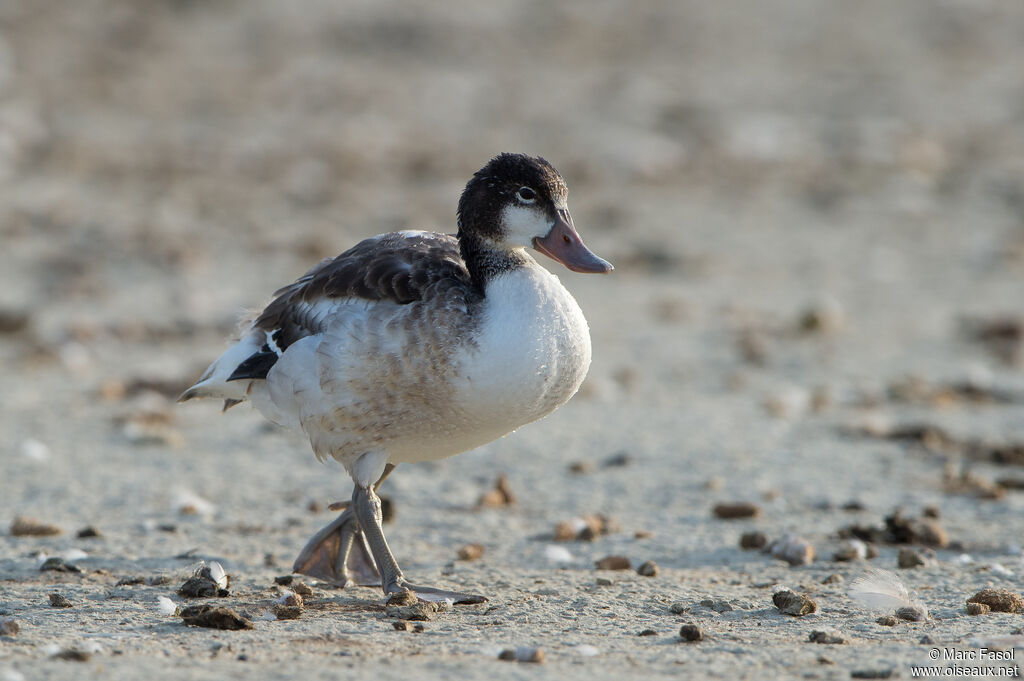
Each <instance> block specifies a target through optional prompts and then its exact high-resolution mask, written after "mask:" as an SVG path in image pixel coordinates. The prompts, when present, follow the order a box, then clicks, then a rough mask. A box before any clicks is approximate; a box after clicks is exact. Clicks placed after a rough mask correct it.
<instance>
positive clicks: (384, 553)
mask: <svg viewBox="0 0 1024 681" xmlns="http://www.w3.org/2000/svg"><path fill="white" fill-rule="evenodd" d="M566 195H567V189H566V186H565V182H564V181H563V180H562V177H561V175H559V174H558V171H556V170H555V169H554V168H553V167H552V166H551V164H550V163H548V162H547V161H545V160H544V159H543V158H539V157H537V158H535V157H530V156H524V155H522V154H501V155H499V156H496V157H495V158H493V159H491V161H490V162H489V163H488V164H487V165H486V166H484V167H483V168H482V169H481V170H480V171H479V172H477V173H476V174H475V175H473V177H472V179H470V181H469V183H468V184H467V185H466V188H465V190H464V191H463V192H462V197H461V198H460V199H459V207H458V234H457V235H456V236H450V235H446V234H437V233H434V232H420V231H403V232H392V233H390V234H382V235H380V236H376V237H373V238H370V239H366V240H365V241H362V242H360V243H358V244H356V245H355V246H354V247H352V248H351V249H349V250H347V251H345V252H344V253H342V254H341V255H339V256H338V257H336V258H333V259H329V260H325V261H324V262H322V263H320V264H319V265H317V266H316V267H314V268H313V269H311V270H310V271H309V272H307V273H306V274H305V275H303V276H302V277H301V278H299V280H298V281H296V282H295V283H294V284H291V285H290V286H286V287H284V288H282V289H280V290H278V291H277V292H276V293H275V294H274V296H275V298H274V300H273V302H271V303H270V304H269V305H268V306H267V307H266V309H264V310H263V311H262V312H261V313H260V314H259V316H257V317H256V319H255V321H253V322H252V324H251V325H250V326H249V327H248V329H247V331H246V332H245V333H244V334H243V335H242V338H241V339H240V340H239V341H238V342H237V343H235V344H234V345H233V346H232V347H230V348H229V349H228V350H227V351H226V352H225V353H224V354H223V355H221V356H220V357H219V358H218V359H217V360H216V361H215V362H214V363H213V364H212V365H210V368H209V369H207V370H206V373H204V374H203V376H202V377H201V378H200V379H199V381H198V382H197V383H196V384H195V385H194V386H192V387H191V388H189V389H188V390H187V391H185V393H184V394H182V396H181V398H180V400H181V401H184V400H189V399H192V398H193V397H218V398H222V399H224V400H225V408H226V407H228V406H231V405H233V404H236V403H237V402H239V401H242V400H250V401H251V402H252V403H253V405H254V406H255V407H256V408H257V409H258V410H259V411H260V412H261V413H262V414H263V415H264V416H266V417H267V418H269V419H270V420H271V421H274V422H275V423H278V424H281V425H286V426H292V427H296V428H301V429H302V430H303V431H304V432H305V434H306V435H307V436H308V437H309V441H310V444H311V445H312V447H313V452H314V453H315V454H316V456H317V458H318V459H320V460H324V459H327V458H328V457H331V458H334V459H336V460H338V461H340V462H341V464H342V465H343V466H344V467H345V470H346V471H348V474H349V475H350V476H351V477H352V480H353V481H354V482H355V489H354V491H353V492H352V501H351V502H350V503H349V504H348V505H347V507H346V508H345V509H344V511H343V512H342V513H341V515H340V516H338V518H337V519H335V520H334V522H332V523H331V524H329V525H328V526H326V527H324V528H323V529H322V530H320V531H319V532H317V533H316V535H315V536H314V537H313V538H312V539H311V540H310V541H309V543H308V544H307V545H306V547H305V548H304V549H303V550H302V553H301V554H300V555H299V557H298V559H297V560H296V561H295V565H294V570H295V572H299V573H302V574H306V575H310V576H312V577H316V578H318V579H322V580H325V581H328V582H331V583H333V584H336V585H340V586H345V585H347V584H369V585H377V584H380V586H381V588H382V589H383V591H384V594H385V595H391V594H395V593H399V592H401V591H403V590H406V589H409V590H411V591H412V592H413V593H414V594H415V595H416V596H417V597H419V598H420V599H423V600H435V601H436V600H444V599H451V600H454V601H455V602H459V603H475V602H480V601H483V600H486V599H485V598H484V597H483V596H476V595H469V594H461V593H455V592H451V591H444V590H441V589H435V588H431V587H425V586H417V585H415V584H411V583H409V582H408V581H406V579H405V576H404V575H403V574H402V571H401V570H400V569H399V567H398V564H397V563H396V562H395V557H394V555H393V554H392V553H391V549H390V548H388V544H387V541H386V540H385V538H384V533H383V531H382V529H381V506H380V499H379V497H378V496H377V494H376V490H377V488H378V487H379V486H380V483H381V482H382V481H383V480H384V478H386V477H387V476H388V474H390V473H391V471H392V470H394V468H395V466H397V465H398V464H400V463H412V462H416V461H430V460H434V459H442V458H445V457H448V456H452V455H453V454H458V453H460V452H464V451H467V450H469V449H473V448H474V447H479V446H480V445H483V444H485V443H487V442H490V441H491V440H494V439H496V438H499V437H501V436H503V435H506V434H507V433H509V432H511V431H513V430H515V429H516V428H519V427H520V426H522V425H524V424H527V423H530V422H531V421H535V420H537V419H539V418H541V417H543V416H545V415H547V414H549V413H551V412H552V411H554V410H555V409H556V408H558V407H559V406H561V405H562V404H564V403H565V402H566V401H568V400H569V398H570V397H572V396H573V394H574V393H575V392H576V390H577V389H578V388H579V387H580V384H581V383H582V382H583V378H584V376H586V373H587V369H588V367H589V366H590V333H589V329H588V327H587V321H586V319H584V318H583V313H582V312H581V311H580V308H579V305H577V303H576V301H575V300H574V299H573V297H572V295H570V293H569V292H568V291H567V290H566V289H565V287H563V286H562V284H561V283H559V281H558V278H557V277H556V276H554V275H552V274H551V273H549V272H548V271H547V270H546V269H544V268H543V267H541V266H540V265H539V264H537V261H536V260H534V259H533V257H532V256H530V254H529V253H528V252H527V250H526V249H527V247H528V246H532V247H533V248H535V249H536V250H538V251H540V252H541V253H543V254H544V255H547V256H548V257H550V258H553V259H554V260H557V261H558V262H560V263H562V264H563V265H565V266H566V267H568V268H569V269H571V270H573V271H575V272H596V273H607V272H610V271H611V270H612V266H611V264H610V263H608V262H607V261H605V260H603V259H601V258H599V257H598V256H596V255H594V254H593V253H592V252H591V251H590V250H589V249H587V247H586V246H584V244H583V242H582V241H581V240H580V237H579V235H578V234H577V233H576V229H575V227H574V226H573V222H572V217H571V216H570V215H569V209H568V208H567V207H566Z"/></svg>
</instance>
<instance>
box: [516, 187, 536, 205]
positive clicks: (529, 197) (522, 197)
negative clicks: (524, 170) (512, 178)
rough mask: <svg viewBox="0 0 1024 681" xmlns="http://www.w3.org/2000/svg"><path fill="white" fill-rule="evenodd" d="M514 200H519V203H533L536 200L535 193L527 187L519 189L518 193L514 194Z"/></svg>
mask: <svg viewBox="0 0 1024 681" xmlns="http://www.w3.org/2000/svg"><path fill="white" fill-rule="evenodd" d="M516 198H517V199H519V201H520V203H533V202H534V201H536V200H537V192H535V191H533V190H532V189H530V188H529V187H520V188H519V191H518V192H516Z"/></svg>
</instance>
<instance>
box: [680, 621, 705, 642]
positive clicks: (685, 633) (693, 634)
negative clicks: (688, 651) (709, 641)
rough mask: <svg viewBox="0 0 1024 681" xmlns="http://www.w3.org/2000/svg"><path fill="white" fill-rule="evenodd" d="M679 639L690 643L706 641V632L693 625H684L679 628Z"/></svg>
mask: <svg viewBox="0 0 1024 681" xmlns="http://www.w3.org/2000/svg"><path fill="white" fill-rule="evenodd" d="M679 638H681V639H683V640H684V641H688V642H690V643H696V642H697V641H703V640H704V630H703V629H701V628H700V627H699V626H697V625H696V624H693V623H689V624H684V625H683V626H681V627H680V628H679Z"/></svg>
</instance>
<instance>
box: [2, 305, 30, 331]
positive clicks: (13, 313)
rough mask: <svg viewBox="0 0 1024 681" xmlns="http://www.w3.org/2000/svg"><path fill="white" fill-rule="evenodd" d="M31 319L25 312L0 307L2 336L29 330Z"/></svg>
mask: <svg viewBox="0 0 1024 681" xmlns="http://www.w3.org/2000/svg"><path fill="white" fill-rule="evenodd" d="M29 321H30V317H29V314H28V312H27V311H25V310H16V309H13V308H9V307H0V334H5V333H20V332H21V331H24V330H25V329H27V328H28V325H29Z"/></svg>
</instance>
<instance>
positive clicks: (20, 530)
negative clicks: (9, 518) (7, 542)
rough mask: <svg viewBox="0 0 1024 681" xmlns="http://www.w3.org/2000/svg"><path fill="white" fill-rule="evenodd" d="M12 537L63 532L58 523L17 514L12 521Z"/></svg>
mask: <svg viewBox="0 0 1024 681" xmlns="http://www.w3.org/2000/svg"><path fill="white" fill-rule="evenodd" d="M10 531H11V536H12V537H52V536H54V535H58V534H60V533H61V531H62V530H61V529H60V528H59V527H57V526H56V525H49V524H47V523H44V522H42V521H40V520H36V519H35V518H29V517H26V516H21V515H19V516H17V517H15V519H14V522H12V523H11V530H10Z"/></svg>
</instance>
